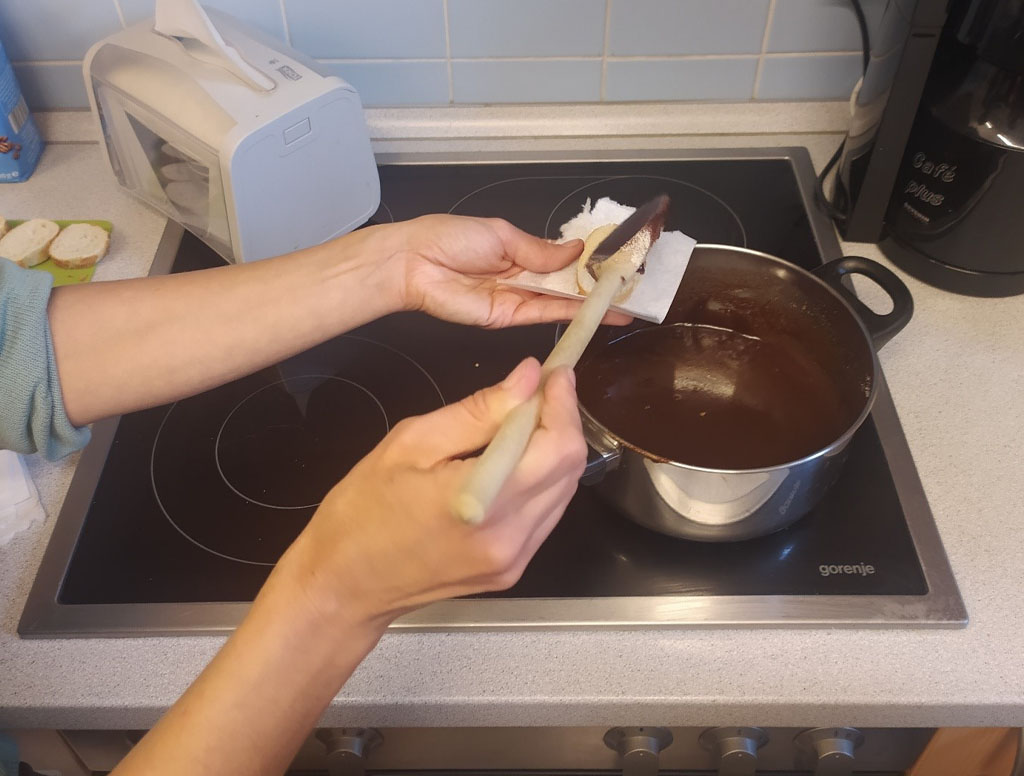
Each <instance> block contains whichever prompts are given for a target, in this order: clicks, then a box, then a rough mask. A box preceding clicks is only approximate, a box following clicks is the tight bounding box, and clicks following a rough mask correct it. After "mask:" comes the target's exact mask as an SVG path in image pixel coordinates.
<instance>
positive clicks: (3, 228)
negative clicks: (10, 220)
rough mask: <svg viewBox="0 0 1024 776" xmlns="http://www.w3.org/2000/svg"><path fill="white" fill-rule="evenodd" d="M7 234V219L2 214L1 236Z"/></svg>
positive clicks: (0, 223) (0, 220) (0, 221)
mask: <svg viewBox="0 0 1024 776" xmlns="http://www.w3.org/2000/svg"><path fill="white" fill-rule="evenodd" d="M5 234H7V219H6V218H4V217H3V216H0V237H3V236H4V235H5Z"/></svg>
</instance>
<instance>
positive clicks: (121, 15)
mask: <svg viewBox="0 0 1024 776" xmlns="http://www.w3.org/2000/svg"><path fill="white" fill-rule="evenodd" d="M114 10H115V11H117V19H118V21H120V22H121V28H122V29H127V28H128V22H126V21H125V20H124V9H123V8H121V0H114Z"/></svg>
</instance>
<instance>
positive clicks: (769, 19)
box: [750, 0, 776, 100]
mask: <svg viewBox="0 0 1024 776" xmlns="http://www.w3.org/2000/svg"><path fill="white" fill-rule="evenodd" d="M775 2H776V0H769V1H768V13H767V15H766V16H765V20H764V35H762V36H761V55H760V56H759V57H758V58H757V70H756V71H755V72H754V93H753V94H751V95H750V99H751V100H757V99H759V98H758V94H759V93H760V91H761V73H762V72H763V71H764V58H765V54H767V53H768V37H769V35H771V31H772V23H773V22H774V21H775Z"/></svg>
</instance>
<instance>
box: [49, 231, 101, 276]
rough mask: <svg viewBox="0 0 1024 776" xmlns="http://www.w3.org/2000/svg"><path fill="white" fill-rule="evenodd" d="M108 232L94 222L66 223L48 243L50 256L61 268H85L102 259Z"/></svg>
mask: <svg viewBox="0 0 1024 776" xmlns="http://www.w3.org/2000/svg"><path fill="white" fill-rule="evenodd" d="M109 246H110V234H109V233H108V232H107V230H106V229H101V228H100V227H98V226H96V225H95V224H68V225H67V226H66V227H64V229H63V230H61V233H60V234H58V235H57V238H56V239H55V240H54V241H53V242H52V243H50V258H51V259H53V263H54V264H56V265H57V266H58V267H61V268H62V269H85V268H86V267H91V266H92V265H93V264H95V263H96V262H97V261H99V260H100V259H102V258H103V257H104V256H105V255H106V253H107V248H108V247H109Z"/></svg>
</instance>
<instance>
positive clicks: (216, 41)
mask: <svg viewBox="0 0 1024 776" xmlns="http://www.w3.org/2000/svg"><path fill="white" fill-rule="evenodd" d="M83 69H84V73H85V81H86V85H87V87H88V92H89V102H90V104H91V105H92V110H93V115H95V116H96V118H97V120H98V121H99V125H100V131H101V133H102V136H103V140H104V143H105V146H106V151H107V156H108V158H109V159H110V165H111V167H112V168H113V170H114V175H115V176H116V177H117V179H118V181H119V182H120V183H121V185H122V186H124V187H125V188H127V189H128V190H129V191H131V192H133V193H134V194H136V195H138V196H139V197H141V198H142V199H143V200H145V201H146V202H149V203H150V204H152V205H154V206H155V207H156V208H158V209H159V210H161V211H162V212H164V213H165V214H166V215H167V216H168V217H169V218H172V219H174V220H175V221H178V222H179V223H181V224H182V225H183V226H185V227H186V228H187V229H188V230H189V231H191V232H193V233H194V234H195V235H196V236H198V237H199V238H200V239H202V240H203V241H204V242H206V243H207V244H208V245H210V246H211V247H212V248H214V249H215V250H216V251H217V252H218V253H219V254H220V255H221V256H223V257H224V258H225V259H227V260H228V261H233V262H242V261H255V260H257V259H264V258H267V257H270V256H277V255H279V254H282V253H287V252H289V251H294V250H298V249H300V248H305V247H308V246H310V245H316V244H319V243H322V242H324V241H325V240H329V239H330V238H332V237H335V236H337V235H341V234H345V233H346V232H349V231H351V230H352V229H355V228H356V227H358V226H359V225H360V224H362V223H363V222H365V221H366V220H367V219H368V218H369V217H370V216H372V215H373V214H374V212H376V210H377V207H378V205H379V203H380V181H379V179H378V177H377V167H376V165H375V163H374V158H373V151H372V150H371V148H370V137H369V132H368V130H367V127H366V120H365V118H364V116H363V109H362V104H361V103H360V101H359V95H358V94H357V93H356V91H355V89H353V88H352V87H351V86H349V85H348V84H347V83H345V81H343V80H342V79H341V78H338V77H337V76H332V75H327V74H325V73H324V72H322V71H321V70H320V69H319V66H318V65H317V63H316V62H314V61H312V60H311V59H309V58H307V57H306V56H304V55H302V54H300V53H299V52H297V51H294V50H292V49H290V48H288V47H287V46H285V45H284V44H281V43H279V42H277V41H273V40H270V39H269V38H267V37H266V36H265V35H263V34H262V33H260V32H258V31H256V30H253V29H251V28H249V27H247V26H245V25H243V24H241V23H240V22H239V21H238V20H236V19H234V18H232V17H230V16H228V15H226V14H223V13H218V12H215V11H212V10H211V11H209V12H206V11H204V9H203V8H202V7H200V6H199V4H198V3H196V2H195V0H157V3H156V18H155V19H152V20H149V21H146V22H142V23H140V24H136V25H134V26H132V27H129V28H128V29H125V30H122V31H121V32H118V33H115V34H114V35H111V36H110V37H108V38H105V39H103V40H101V41H100V42H99V43H97V44H96V45H95V46H93V47H92V48H91V49H90V50H89V53H88V54H87V55H86V58H85V62H84V63H83Z"/></svg>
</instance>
